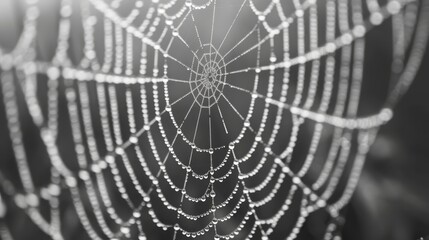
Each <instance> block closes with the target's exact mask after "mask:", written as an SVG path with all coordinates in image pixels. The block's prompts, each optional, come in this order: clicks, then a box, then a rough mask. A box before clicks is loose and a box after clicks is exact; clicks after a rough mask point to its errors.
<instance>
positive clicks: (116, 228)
mask: <svg viewBox="0 0 429 240" xmlns="http://www.w3.org/2000/svg"><path fill="white" fill-rule="evenodd" d="M419 4H420V5H421V6H420V5H419ZM428 5H429V4H427V3H425V2H423V1H422V2H421V3H418V2H414V1H402V0H390V1H387V4H385V5H380V4H379V3H378V1H376V0H367V1H347V0H339V1H334V0H326V1H318V2H317V3H316V1H315V0H309V1H299V0H293V1H288V2H287V3H285V1H279V0H272V1H265V2H263V3H260V2H258V1H252V0H243V1H241V2H238V1H237V2H234V3H233V4H232V3H231V1H227V0H223V1H222V0H210V1H208V0H207V1H202V0H201V1H196V0H195V1H189V0H186V1H180V0H173V1H158V0H152V1H136V2H135V3H133V4H131V7H130V3H129V2H126V1H123V2H122V1H121V0H112V1H104V0H88V1H87V2H86V1H82V2H81V3H80V5H79V7H78V8H75V7H73V6H72V1H71V0H62V1H61V9H60V15H61V19H60V22H59V31H58V33H59V34H58V40H57V47H56V51H55V55H54V57H53V59H52V61H50V62H41V61H39V60H37V58H35V57H34V56H35V54H33V53H34V52H37V51H36V49H35V41H36V38H37V27H36V25H37V23H38V11H39V10H38V5H37V3H29V4H28V6H27V10H26V16H25V19H24V30H23V33H22V37H21V39H20V41H19V42H18V44H17V46H16V48H15V50H13V51H12V52H11V53H8V54H1V55H0V57H1V58H0V59H1V68H2V73H1V74H2V75H1V89H2V96H3V102H4V104H5V106H6V117H7V123H8V128H9V134H10V138H11V141H12V147H13V151H14V154H15V155H14V156H15V161H16V165H17V169H18V173H19V177H20V180H21V183H22V189H21V187H17V186H16V185H15V183H13V182H12V181H10V180H7V179H6V178H5V177H4V176H3V174H2V175H0V177H1V180H2V181H1V182H3V189H4V192H5V194H6V195H8V196H11V197H13V199H14V202H15V204H16V205H17V206H18V207H19V208H21V209H23V210H24V211H25V212H26V213H27V214H28V216H29V217H30V218H31V219H32V221H33V222H34V223H35V224H36V225H37V226H39V227H40V229H41V230H42V231H44V232H45V233H46V234H47V235H49V236H50V237H52V238H53V239H63V231H62V230H63V229H64V226H63V221H62V220H63V218H62V217H61V215H62V214H61V211H60V207H61V206H62V202H61V201H60V200H59V197H62V196H67V197H69V198H71V202H72V204H73V206H74V211H75V213H76V215H77V218H78V219H79V221H80V223H81V225H82V227H83V228H84V229H85V231H86V234H87V235H88V236H89V237H90V238H91V239H106V238H108V239H120V238H133V239H135V238H138V239H146V235H147V234H149V235H150V236H151V234H154V231H153V230H152V228H157V230H155V232H157V231H158V229H159V230H160V231H161V232H162V233H159V234H161V235H163V234H165V238H166V239H170V238H172V239H183V238H199V239H209V238H210V239H212V238H214V239H236V238H237V239H252V238H255V239H269V238H273V239H278V238H287V239H294V238H296V237H297V236H298V234H299V232H300V229H301V228H302V226H303V224H304V222H305V220H306V219H307V217H308V216H309V215H310V214H311V213H312V212H314V211H316V210H318V209H321V208H322V209H325V210H326V211H327V212H328V213H329V215H330V216H331V217H332V218H334V219H337V218H338V216H339V212H340V210H341V209H342V208H343V207H344V205H345V204H346V203H347V202H348V201H349V199H350V197H351V195H352V193H353V190H354V188H355V186H356V184H357V181H358V178H359V174H360V172H361V169H362V166H363V163H364V159H365V155H366V153H367V152H368V149H369V147H370V145H371V143H372V142H373V140H374V138H375V135H376V132H377V129H378V127H379V126H381V125H382V124H384V123H386V122H387V121H389V120H390V118H391V117H392V107H393V105H394V103H396V101H397V99H398V98H399V97H400V96H401V95H402V94H403V93H404V92H405V90H406V89H407V88H408V86H409V85H410V83H411V81H412V79H413V78H414V75H415V74H416V70H417V67H416V66H418V65H419V64H420V62H421V59H422V54H423V52H424V49H425V46H426V42H427V37H428V35H427V34H428V33H427V31H426V30H427V29H428V26H427V24H428V19H427V18H428V14H427V13H428V10H429V9H428V8H429V7H428ZM417 6H420V7H421V10H420V13H419V14H418V7H417ZM74 11H78V12H79V14H80V16H81V18H82V19H81V23H82V29H83V32H84V34H83V40H84V41H83V42H84V47H83V51H82V58H81V59H80V60H79V61H77V63H76V61H75V60H74V59H72V57H71V56H69V54H68V53H69V49H72V50H73V47H74V45H73V44H72V42H71V41H70V38H71V34H73V29H72V27H71V26H72V21H71V18H72V16H73V14H74ZM416 15H418V16H419V18H413V17H412V16H416ZM384 22H391V23H392V34H393V35H392V39H393V40H392V41H393V42H394V43H395V44H393V45H392V51H393V54H392V56H393V61H392V62H393V64H392V74H391V77H390V80H389V83H388V84H387V86H386V89H388V90H389V91H387V97H386V98H385V99H386V100H385V102H384V103H383V104H381V106H382V107H381V108H379V109H378V110H376V111H374V112H375V113H373V114H372V115H369V116H360V115H361V114H360V111H359V110H360V108H359V106H360V105H363V104H364V103H365V101H363V100H362V99H361V95H362V93H364V94H365V92H364V89H365V88H364V84H365V82H366V81H367V80H364V78H363V76H364V63H365V47H366V41H367V33H368V32H369V31H371V29H373V28H375V27H376V26H378V25H380V24H383V23H384ZM416 29H417V30H416ZM419 29H423V30H421V31H419ZM425 29H426V30H425ZM414 32H415V33H414ZM413 33H414V35H413ZM73 51H75V50H73ZM408 51H409V52H410V54H409V55H407V52H408ZM75 52H76V51H75ZM36 56H37V54H36ZM15 79H17V80H15ZM18 89H20V90H18ZM19 91H22V92H23V93H24V97H25V105H26V108H27V109H28V111H29V113H30V115H31V117H32V121H33V122H34V124H35V125H36V126H37V127H38V128H39V130H40V136H41V140H42V141H43V143H44V145H45V146H46V154H47V156H48V159H49V162H50V164H51V165H52V168H50V170H49V171H50V179H49V184H48V185H46V186H42V187H37V186H36V185H35V183H34V175H33V174H32V168H31V166H30V165H29V164H28V160H30V156H27V154H26V150H25V147H24V143H23V137H24V136H23V132H22V130H21V127H20V126H21V125H20V124H21V123H20V121H21V120H20V116H19V115H20V112H19V111H17V109H18V108H19V107H20V106H19V103H18V99H17V92H19ZM41 96H43V97H41ZM63 145H67V146H68V148H69V149H68V150H64V149H63V148H62V147H61V146H63ZM303 149H305V150H303ZM44 171H45V172H46V169H45V170H44ZM45 201H46V202H47V203H48V205H49V214H48V215H47V216H45V214H43V213H42V212H43V211H42V208H41V204H42V202H45ZM2 205H4V204H3V202H2ZM336 226H337V225H336V222H335V221H333V223H331V224H329V225H328V227H327V230H326V234H325V238H326V239H331V238H333V237H334V236H335V235H336V234H337V230H336ZM0 230H1V231H0V232H1V234H2V238H3V239H10V238H12V236H11V234H10V233H9V230H8V228H7V226H6V225H4V224H2V225H1V229H0ZM149 235H148V237H150V236H149ZM157 236H158V235H157ZM163 236H164V235H163ZM150 238H153V236H152V237H150Z"/></svg>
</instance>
